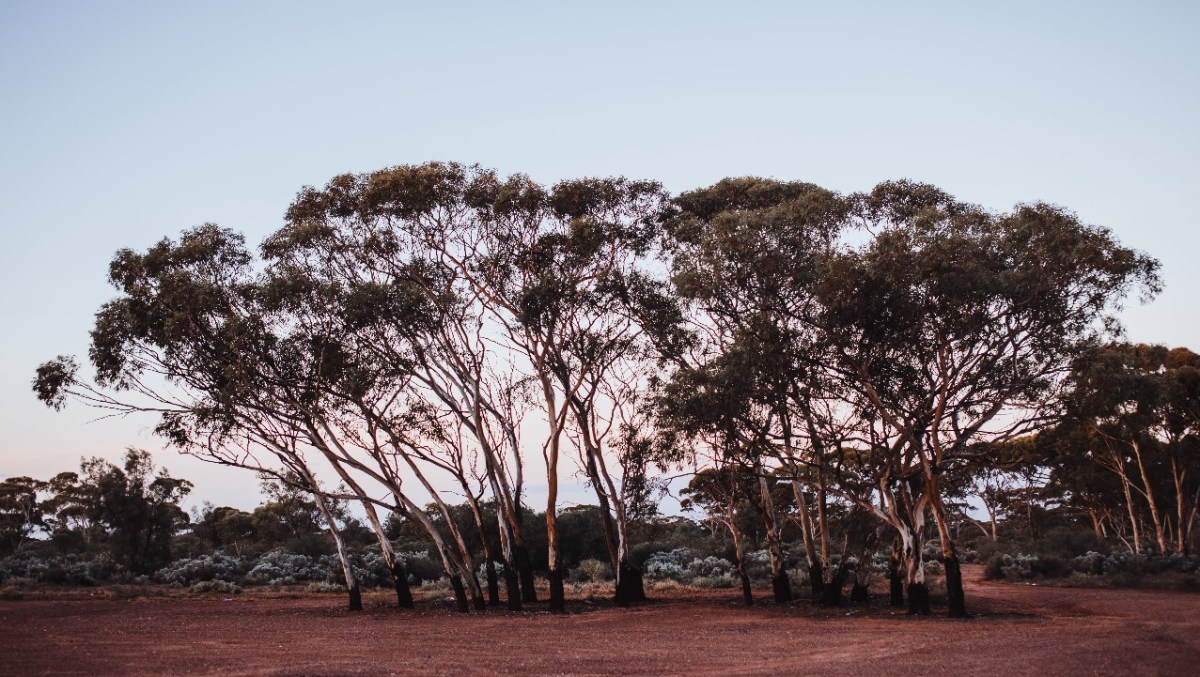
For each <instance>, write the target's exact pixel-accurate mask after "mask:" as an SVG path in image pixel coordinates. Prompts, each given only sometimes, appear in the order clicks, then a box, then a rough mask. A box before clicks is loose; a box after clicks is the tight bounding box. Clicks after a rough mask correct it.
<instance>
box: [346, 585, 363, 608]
mask: <svg viewBox="0 0 1200 677" xmlns="http://www.w3.org/2000/svg"><path fill="white" fill-rule="evenodd" d="M349 593H350V610H351V611H362V610H363V605H362V591H361V590H359V589H358V586H357V585H356V586H354V587H353V588H350V590H349Z"/></svg>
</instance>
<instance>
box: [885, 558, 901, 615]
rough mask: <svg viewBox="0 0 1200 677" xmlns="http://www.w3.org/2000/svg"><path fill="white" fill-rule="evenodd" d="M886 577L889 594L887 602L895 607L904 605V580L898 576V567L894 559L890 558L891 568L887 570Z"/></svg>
mask: <svg viewBox="0 0 1200 677" xmlns="http://www.w3.org/2000/svg"><path fill="white" fill-rule="evenodd" d="M888 579H889V583H890V587H889V592H890V594H891V598H890V602H889V603H890V604H891V605H892V606H896V607H900V606H904V581H903V579H901V577H900V567H899V564H898V563H897V562H896V561H895V560H892V569H891V571H890V572H888Z"/></svg>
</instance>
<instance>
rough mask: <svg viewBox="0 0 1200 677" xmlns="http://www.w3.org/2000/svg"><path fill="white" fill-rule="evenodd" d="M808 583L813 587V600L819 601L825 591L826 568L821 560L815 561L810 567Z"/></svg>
mask: <svg viewBox="0 0 1200 677" xmlns="http://www.w3.org/2000/svg"><path fill="white" fill-rule="evenodd" d="M808 585H809V587H810V588H812V601H814V602H816V601H819V600H820V599H821V595H822V593H824V592H825V568H824V567H822V566H821V563H820V562H813V563H812V565H810V566H809V567H808Z"/></svg>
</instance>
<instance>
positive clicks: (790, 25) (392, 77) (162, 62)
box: [0, 0, 1200, 507]
mask: <svg viewBox="0 0 1200 677" xmlns="http://www.w3.org/2000/svg"><path fill="white" fill-rule="evenodd" d="M1198 33H1200V3H1195V2H1141V3H1112V2H1096V1H1093V2H1045V1H1042V2H1016V1H1014V2H1003V3H998V2H992V3H977V2H945V3H941V2H915V1H914V2H905V3H898V2H838V3H833V2H828V1H826V2H820V3H807V2H752V1H743V2H737V3H732V2H702V1H698V0H692V1H689V2H646V1H644V2H619V1H609V2H603V3H576V2H561V1H560V2H545V3H540V2H519V1H517V0H513V1H512V2H503V3H500V2H457V3H451V2H445V3H430V2H422V3H408V2H387V3H369V2H349V1H347V2H338V3H332V2H299V1H289V2H255V3H245V2H216V1H210V2H204V3H163V2H143V3H134V2H105V3H95V2H53V3H50V2H32V1H29V2H17V1H15V0H0V198H2V199H0V233H2V240H0V322H2V323H3V324H2V325H0V326H2V328H3V329H2V331H0V341H2V343H0V348H2V350H0V478H3V477H6V476H18V475H32V476H35V477H42V478H45V477H49V476H51V475H53V474H55V473H57V472H59V471H62V470H70V469H75V468H77V467H78V464H79V459H80V458H81V457H83V456H88V457H90V456H102V457H105V458H109V459H114V460H115V459H118V458H119V457H120V456H121V454H122V453H123V451H124V449H125V448H126V447H128V446H137V447H140V448H145V449H150V450H154V451H157V450H159V449H161V448H162V444H161V443H160V442H159V441H158V440H157V439H155V438H154V436H153V435H152V434H151V432H150V429H151V428H152V427H153V425H154V420H153V419H152V418H150V417H146V418H139V417H129V418H124V419H101V420H97V413H96V412H95V411H90V410H87V409H86V408H83V407H80V406H78V405H76V406H69V407H68V408H67V409H66V410H64V411H62V412H53V411H51V410H48V409H46V408H45V407H43V406H42V405H41V404H40V403H39V402H37V401H36V400H35V399H34V397H33V395H32V393H31V391H30V380H31V378H32V376H33V373H34V369H35V368H36V367H37V365H38V364H39V363H41V362H43V361H45V360H47V359H50V358H52V357H54V356H55V355H58V354H74V355H78V356H80V357H84V356H86V354H87V345H88V331H89V329H90V327H91V323H92V316H93V313H94V312H95V311H96V309H97V308H98V307H99V306H100V305H101V304H102V303H104V302H105V301H107V300H109V299H111V298H113V296H114V290H113V289H112V288H110V287H109V286H108V285H107V283H106V270H107V265H108V261H109V259H110V258H111V256H112V254H113V253H114V252H115V251H116V250H118V249H120V248H122V247H133V248H139V249H144V248H146V247H147V246H149V245H151V244H153V243H154V242H156V241H157V240H159V239H161V238H162V237H164V236H175V235H177V234H178V233H179V232H180V231H181V230H182V229H184V228H188V227H191V226H195V225H198V224H201V223H205V222H215V223H219V224H220V225H222V226H225V227H230V228H234V229H236V230H239V231H241V232H243V233H245V234H246V237H247V240H248V241H249V242H250V243H257V242H259V241H261V240H262V238H263V237H264V236H265V235H267V234H269V233H270V232H272V231H273V230H274V229H275V228H277V227H278V226H280V225H281V223H282V215H283V212H284V210H285V209H286V207H287V205H288V203H289V202H290V201H291V199H292V198H293V197H294V196H295V194H296V192H297V191H298V190H299V189H300V188H301V187H302V186H305V185H320V184H323V183H324V182H325V181H327V180H328V179H329V178H330V177H332V176H334V175H336V174H339V173H343V172H357V171H371V170H374V169H380V168H383V167H387V166H391V165H397V164H408V163H420V162H425V161H428V160H453V161H459V162H465V163H479V164H481V165H483V166H485V167H491V168H495V169H497V170H499V171H501V172H505V173H508V172H523V173H526V174H529V175H530V176H531V177H533V178H534V179H535V180H538V181H542V182H547V183H550V182H554V181H557V180H560V179H565V178H571V177H581V176H607V175H624V176H629V177H635V178H651V179H657V180H659V181H662V182H663V183H664V185H665V186H666V187H667V188H668V189H670V190H673V191H682V190H687V189H690V188H697V187H701V186H705V185H709V184H711V183H713V182H715V181H717V180H719V179H721V178H723V177H727V176H746V175H756V176H768V177H775V178H778V179H785V180H804V181H810V182H813V183H816V184H820V185H823V186H825V187H827V188H831V189H834V190H838V191H843V192H851V191H856V190H866V189H869V188H871V187H872V186H873V185H875V184H876V183H878V182H879V181H883V180H887V179H896V178H903V177H907V178H911V179H915V180H920V181H925V182H929V183H933V184H936V185H938V186H940V187H942V188H943V189H945V190H947V191H949V192H950V193H952V194H954V195H955V196H957V197H958V198H960V199H963V200H967V201H970V202H973V203H976V204H980V205H983V206H985V207H988V208H990V209H994V210H1005V209H1008V208H1011V207H1012V206H1013V205H1014V204H1016V203H1018V202H1029V201H1037V200H1040V201H1046V202H1051V203H1054V204H1058V205H1062V206H1065V207H1067V208H1070V209H1072V210H1074V211H1075V212H1076V213H1078V214H1079V216H1080V217H1081V218H1082V219H1083V220H1085V221H1087V222H1089V223H1094V224H1098V225H1103V226H1107V227H1109V228H1111V229H1112V230H1113V231H1114V232H1115V233H1116V234H1117V236H1118V237H1119V238H1120V240H1121V241H1122V242H1123V243H1125V244H1127V245H1130V246H1133V247H1135V248H1137V249H1140V250H1142V251H1145V252H1147V253H1149V254H1151V255H1153V256H1156V257H1157V258H1158V259H1159V260H1160V261H1161V262H1162V274H1163V279H1164V281H1165V291H1164V293H1162V294H1161V295H1160V296H1159V297H1158V298H1157V299H1155V300H1154V301H1153V302H1152V303H1150V304H1148V305H1144V306H1142V305H1138V304H1137V301H1136V300H1132V301H1131V303H1130V304H1129V307H1128V308H1127V309H1126V310H1125V311H1124V312H1123V318H1124V320H1125V323H1126V325H1127V330H1128V338H1129V339H1131V340H1136V341H1148V342H1156V343H1165V344H1169V345H1173V346H1174V345H1184V346H1189V347H1191V348H1193V349H1200V317H1198V316H1197V313H1196V312H1195V310H1196V303H1195V301H1194V299H1195V298H1197V296H1198V295H1200V265H1197V262H1196V261H1195V259H1194V257H1195V256H1196V254H1197V252H1198V251H1200V247H1198V245H1200V229H1198V228H1197V225H1198V224H1197V214H1198V213H1200V211H1198V208H1200V188H1198V186H1200V86H1197V85H1198V83H1200V41H1197V40H1196V39H1195V36H1196V35H1197V34H1198ZM158 460H159V462H160V463H161V464H163V465H165V466H167V467H168V468H169V469H170V470H171V471H172V473H173V474H174V475H176V476H182V477H185V478H188V479H190V480H192V481H193V482H194V483H195V485H196V488H195V490H194V492H193V498H192V501H191V502H192V503H193V504H195V503H196V502H198V501H201V500H209V501H212V502H214V503H217V504H229V505H235V506H239V507H250V506H253V505H255V504H256V503H258V500H259V497H258V495H257V493H256V481H255V479H254V477H253V476H252V475H250V474H249V473H246V472H245V471H239V470H233V469H228V468H220V467H213V466H209V465H207V464H203V463H201V462H200V461H197V460H195V459H191V458H185V457H180V456H178V455H176V454H175V453H174V452H169V451H167V452H163V453H162V454H160V455H159V456H158ZM537 492H538V488H537V487H531V499H534V500H533V501H532V502H533V503H534V504H537V500H536V498H535V495H536V494H537ZM584 495H585V494H584V492H583V490H582V487H580V486H574V487H573V488H572V489H571V490H570V491H568V492H567V496H566V500H567V502H568V503H569V502H571V501H574V500H579V501H582V500H586V499H585V498H584Z"/></svg>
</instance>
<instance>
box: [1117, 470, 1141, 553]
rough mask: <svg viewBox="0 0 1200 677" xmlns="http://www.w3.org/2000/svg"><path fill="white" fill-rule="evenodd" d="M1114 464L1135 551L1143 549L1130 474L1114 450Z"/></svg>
mask: <svg viewBox="0 0 1200 677" xmlns="http://www.w3.org/2000/svg"><path fill="white" fill-rule="evenodd" d="M1112 457H1113V464H1114V468H1115V469H1116V473H1117V475H1118V476H1119V477H1120V478H1121V489H1123V490H1124V492H1125V509H1126V510H1128V511H1129V529H1130V532H1131V533H1132V534H1133V551H1134V552H1141V551H1142V535H1141V533H1140V531H1139V529H1138V521H1137V512H1136V511H1135V510H1134V508H1133V492H1132V491H1130V489H1129V485H1130V481H1129V476H1128V475H1127V474H1126V473H1125V465H1124V461H1122V460H1121V457H1120V456H1118V455H1117V452H1115V451H1114V452H1112Z"/></svg>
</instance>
